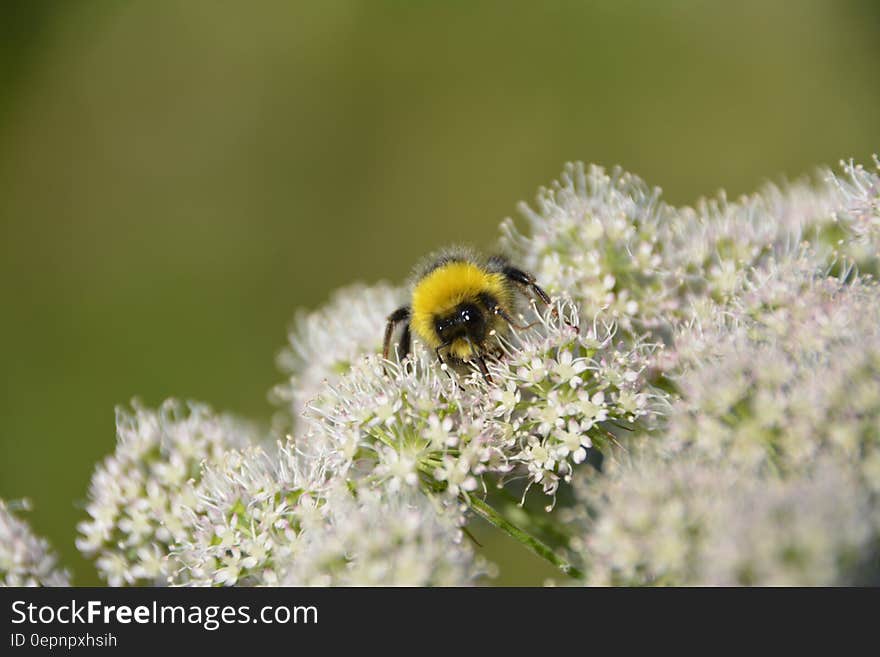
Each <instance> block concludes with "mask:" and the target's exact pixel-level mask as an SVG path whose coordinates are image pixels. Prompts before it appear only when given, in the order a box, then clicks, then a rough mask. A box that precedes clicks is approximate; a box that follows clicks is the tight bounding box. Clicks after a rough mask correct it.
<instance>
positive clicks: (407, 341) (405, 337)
mask: <svg viewBox="0 0 880 657" xmlns="http://www.w3.org/2000/svg"><path fill="white" fill-rule="evenodd" d="M411 349H412V333H411V332H410V330H409V324H407V325H406V326H404V327H403V334H402V335H401V336H400V360H403V359H404V358H406V357H407V356H409V352H410V350H411Z"/></svg>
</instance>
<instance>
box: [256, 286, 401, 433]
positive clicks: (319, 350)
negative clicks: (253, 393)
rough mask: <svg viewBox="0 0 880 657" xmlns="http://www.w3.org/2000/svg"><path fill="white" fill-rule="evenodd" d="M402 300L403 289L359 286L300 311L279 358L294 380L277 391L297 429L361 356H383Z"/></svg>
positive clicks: (282, 366)
mask: <svg viewBox="0 0 880 657" xmlns="http://www.w3.org/2000/svg"><path fill="white" fill-rule="evenodd" d="M401 298H402V291H401V290H400V289H397V288H393V287H391V286H389V285H385V284H378V285H363V284H355V285H350V286H348V287H345V288H342V289H340V290H337V291H336V292H335V293H334V294H333V297H332V298H331V299H330V301H329V302H328V303H327V304H326V305H324V306H322V307H321V308H319V309H318V310H317V311H315V312H311V313H307V312H304V311H300V312H299V313H297V315H296V319H295V322H294V326H293V327H292V329H291V330H290V332H289V343H288V345H287V346H286V347H285V348H284V349H283V350H282V351H281V353H280V354H279V356H278V365H279V367H280V368H281V370H282V371H283V372H285V373H286V374H287V375H288V377H289V378H288V380H287V381H286V382H284V383H282V384H279V385H278V386H276V387H275V389H274V390H273V391H272V398H273V401H275V402H276V403H277V404H280V405H282V406H283V408H284V409H285V411H286V412H287V413H288V415H289V416H290V417H289V420H291V421H292V424H293V426H294V428H297V429H298V428H301V426H302V424H301V423H300V416H301V415H302V413H303V411H304V410H305V409H306V406H307V405H308V403H309V402H311V401H313V400H314V398H315V397H317V396H318V393H320V392H321V389H322V388H323V386H324V385H325V384H326V383H327V382H334V381H337V380H338V379H339V377H341V376H342V375H343V374H345V373H346V372H347V371H348V370H350V369H351V367H352V365H353V364H354V363H356V362H357V361H358V360H359V359H360V358H361V356H364V355H365V354H381V353H382V333H383V331H384V329H385V319H386V318H387V317H388V314H389V313H390V312H391V311H392V310H394V309H395V308H396V307H397V306H399V305H400V301H401Z"/></svg>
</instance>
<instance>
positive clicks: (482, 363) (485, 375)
mask: <svg viewBox="0 0 880 657" xmlns="http://www.w3.org/2000/svg"><path fill="white" fill-rule="evenodd" d="M476 361H477V366H478V367H479V368H480V374H482V375H483V378H484V379H485V380H486V383H488V384H491V383H492V375H491V374H489V368H488V367H486V361H485V360H483V357H482V356H477V357H476Z"/></svg>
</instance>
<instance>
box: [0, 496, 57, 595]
mask: <svg viewBox="0 0 880 657" xmlns="http://www.w3.org/2000/svg"><path fill="white" fill-rule="evenodd" d="M26 508H27V503H26V502H18V503H12V504H8V503H7V502H5V501H4V500H0V586H70V574H69V573H68V572H67V571H66V570H63V569H61V568H59V567H58V565H57V562H58V559H57V557H56V556H55V554H54V553H53V552H52V549H51V547H50V546H49V543H48V541H46V540H45V539H43V538H40V537H38V536H36V535H34V533H33V531H32V530H31V528H30V527H29V526H28V524H27V522H25V521H24V520H22V519H21V518H19V517H17V516H16V515H15V514H14V513H13V511H14V510H17V509H26Z"/></svg>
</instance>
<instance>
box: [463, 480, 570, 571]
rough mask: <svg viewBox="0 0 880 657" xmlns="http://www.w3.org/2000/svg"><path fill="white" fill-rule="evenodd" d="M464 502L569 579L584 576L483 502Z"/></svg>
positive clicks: (477, 500)
mask: <svg viewBox="0 0 880 657" xmlns="http://www.w3.org/2000/svg"><path fill="white" fill-rule="evenodd" d="M465 501H466V502H467V504H468V506H470V508H471V509H473V510H474V512H476V514H477V515H478V516H480V517H481V518H483V519H484V520H486V521H487V522H490V523H491V524H493V525H495V526H496V527H497V528H498V529H500V530H501V531H503V532H506V533H507V534H508V535H509V536H511V537H513V538H515V539H516V540H517V541H519V542H520V543H522V544H523V545H524V546H526V547H527V548H528V549H529V550H531V551H532V552H533V553H535V554H536V555H538V556H539V557H541V558H542V559H546V560H547V561H549V562H550V563H552V564H553V565H554V566H556V567H557V568H559V570H561V571H562V572H563V573H565V574H566V575H568V576H569V577H574V578H576V579H581V578H583V576H584V575H583V573H582V572H581V571H579V570H578V569H577V568H575V567H574V566H572V565H571V564H570V563H568V562H567V561H566V560H565V559H563V558H562V557H560V556H559V555H557V554H556V553H555V552H553V550H552V549H550V546H548V545H547V544H546V543H544V542H542V541H540V540H539V539H537V538H535V537H534V536H532V535H531V534H529V533H528V532H527V531H525V530H523V529H520V528H519V527H517V526H516V525H514V524H513V523H512V522H510V521H509V520H507V519H506V518H504V517H502V516H501V515H500V514H499V513H498V512H497V511H496V510H495V509H493V508H492V507H491V506H489V505H488V504H486V503H485V502H484V501H483V500H481V499H478V498H476V497H470V496H468V497H467V498H466V499H465Z"/></svg>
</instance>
